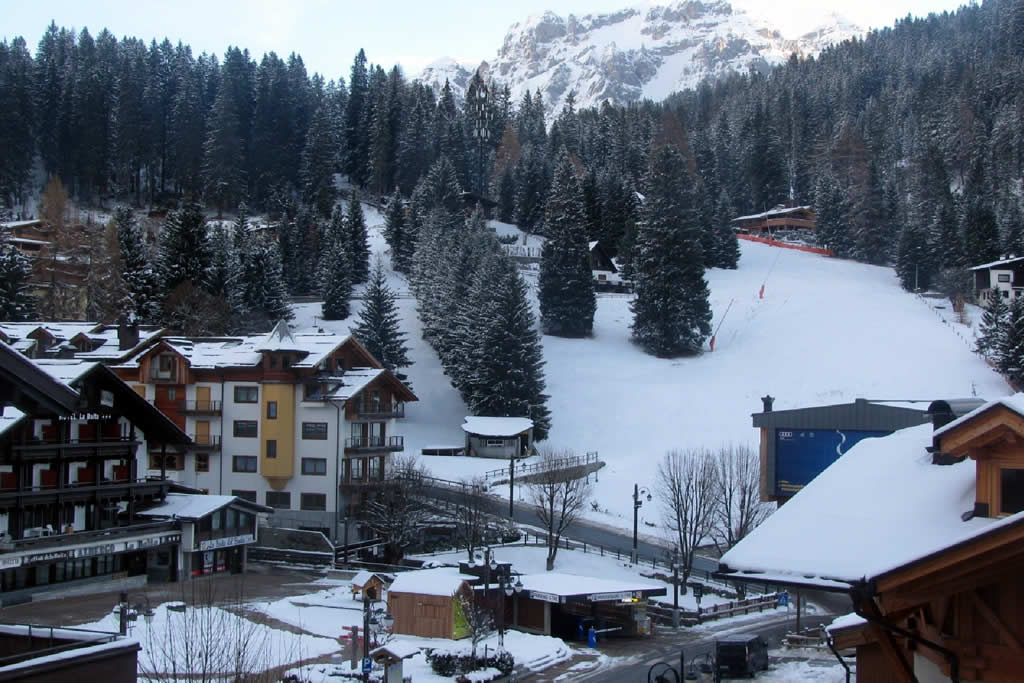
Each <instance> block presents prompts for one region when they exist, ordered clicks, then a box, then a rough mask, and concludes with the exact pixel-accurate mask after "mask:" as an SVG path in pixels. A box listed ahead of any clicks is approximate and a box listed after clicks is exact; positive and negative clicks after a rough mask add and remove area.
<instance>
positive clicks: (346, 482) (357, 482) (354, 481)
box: [340, 477, 384, 488]
mask: <svg viewBox="0 0 1024 683" xmlns="http://www.w3.org/2000/svg"><path fill="white" fill-rule="evenodd" d="M383 483H384V479H383V478H380V477H377V478H376V479H359V478H356V477H352V478H346V479H342V480H341V484H340V485H341V487H342V488H345V487H349V486H364V487H370V486H381V485H382V484H383Z"/></svg>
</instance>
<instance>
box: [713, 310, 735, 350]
mask: <svg viewBox="0 0 1024 683" xmlns="http://www.w3.org/2000/svg"><path fill="white" fill-rule="evenodd" d="M735 301H736V299H735V298H733V299H729V305H728V306H726V307H725V313H723V314H722V319H721V320H719V321H718V327H716V328H715V333H714V334H712V335H711V343H710V347H711V351H712V352H714V350H715V337H717V336H718V331H719V330H720V329H722V323H724V322H725V316H727V315H729V309H730V308H732V305H733V302H735Z"/></svg>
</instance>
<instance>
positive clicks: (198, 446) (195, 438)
mask: <svg viewBox="0 0 1024 683" xmlns="http://www.w3.org/2000/svg"><path fill="white" fill-rule="evenodd" d="M188 438H190V439H192V444H191V445H190V446H189V447H188V449H189V450H190V451H219V450H220V435H219V434H189V435H188Z"/></svg>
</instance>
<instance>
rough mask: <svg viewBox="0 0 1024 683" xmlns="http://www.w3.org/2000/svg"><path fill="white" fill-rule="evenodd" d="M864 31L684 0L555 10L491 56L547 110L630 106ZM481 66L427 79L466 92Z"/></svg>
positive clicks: (501, 75)
mask: <svg viewBox="0 0 1024 683" xmlns="http://www.w3.org/2000/svg"><path fill="white" fill-rule="evenodd" d="M861 34H863V30H862V29H860V28H858V27H856V26H853V25H852V24H850V23H849V22H846V21H844V20H843V19H842V18H840V17H838V16H835V15H831V16H829V17H827V18H826V20H825V22H824V24H823V25H822V27H821V28H820V29H819V30H816V31H813V32H811V33H808V34H807V35H805V36H801V37H799V38H795V39H790V38H786V37H783V36H782V35H781V34H780V33H779V32H778V31H777V30H774V29H773V28H772V27H771V26H770V25H769V24H768V23H767V22H766V21H765V20H761V19H755V18H753V17H751V16H750V15H748V14H746V13H744V12H742V11H739V10H734V9H733V8H732V7H731V6H730V5H729V3H728V2H724V1H720V0H709V1H704V2H701V1H699V0H683V1H677V2H674V3H672V4H670V5H666V6H659V7H655V6H649V5H645V6H640V7H632V8H626V9H623V10H619V11H618V12H613V13H611V14H596V15H586V16H582V17H576V16H574V15H571V14H570V15H569V16H568V18H563V17H561V16H559V15H557V14H555V13H554V12H545V13H544V14H541V15H538V16H533V17H530V18H529V19H527V20H525V21H523V22H521V23H517V24H514V25H513V26H512V27H511V28H510V29H509V32H508V34H507V35H506V36H505V41H504V43H503V44H502V46H501V48H500V49H499V50H498V54H497V57H496V58H495V59H494V60H492V61H490V62H489V74H490V76H491V77H492V78H494V79H495V80H496V81H498V82H500V83H507V84H508V85H509V86H510V87H511V89H512V96H513V101H515V102H518V101H519V100H520V99H521V98H522V94H523V92H524V91H526V90H529V91H530V92H533V91H534V90H537V89H539V90H540V91H541V94H542V95H543V98H544V101H545V103H546V104H547V107H548V111H549V112H557V111H558V110H559V109H561V106H562V104H563V103H564V101H565V97H566V95H567V94H568V93H569V92H570V91H575V93H576V102H577V106H578V107H586V106H594V105H599V104H600V103H601V102H603V101H604V100H611V101H612V102H614V103H618V104H624V103H627V102H632V101H635V100H639V99H644V98H649V99H652V100H662V99H664V98H665V97H667V96H668V95H670V94H671V93H673V92H675V91H678V90H683V89H686V88H692V87H694V86H696V85H697V84H698V83H700V81H701V80H703V79H704V78H708V77H710V78H718V77H721V76H724V75H726V74H727V73H729V72H732V71H740V72H745V71H747V70H749V69H756V70H759V71H766V70H768V69H769V68H771V67H772V66H774V65H776V64H779V63H781V62H783V61H785V60H786V59H787V58H788V57H789V56H790V54H792V53H794V52H796V53H797V54H801V55H806V54H817V53H818V52H820V51H821V50H822V49H824V48H825V47H827V46H828V45H830V44H833V43H836V42H841V41H842V40H845V39H847V38H850V37H852V36H857V35H861ZM472 71H473V69H471V68H467V67H466V65H459V64H455V63H454V62H451V60H447V61H445V60H442V61H441V62H438V63H435V64H434V65H431V67H428V70H427V71H425V72H424V73H423V74H421V75H420V79H421V80H423V81H425V82H427V83H431V84H433V85H434V86H435V88H439V87H440V85H442V84H443V83H444V80H445V78H448V79H449V80H450V81H451V83H452V87H453V88H454V89H455V90H456V92H457V93H458V94H461V91H460V88H459V86H458V85H457V84H458V83H465V82H467V81H468V78H469V76H470V75H471V74H472Z"/></svg>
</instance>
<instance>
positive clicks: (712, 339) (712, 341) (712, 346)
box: [711, 335, 715, 351]
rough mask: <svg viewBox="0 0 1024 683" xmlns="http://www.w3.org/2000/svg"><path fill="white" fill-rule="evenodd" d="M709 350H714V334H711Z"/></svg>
mask: <svg viewBox="0 0 1024 683" xmlns="http://www.w3.org/2000/svg"><path fill="white" fill-rule="evenodd" d="M711 350H712V351H714V350H715V335H711Z"/></svg>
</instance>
